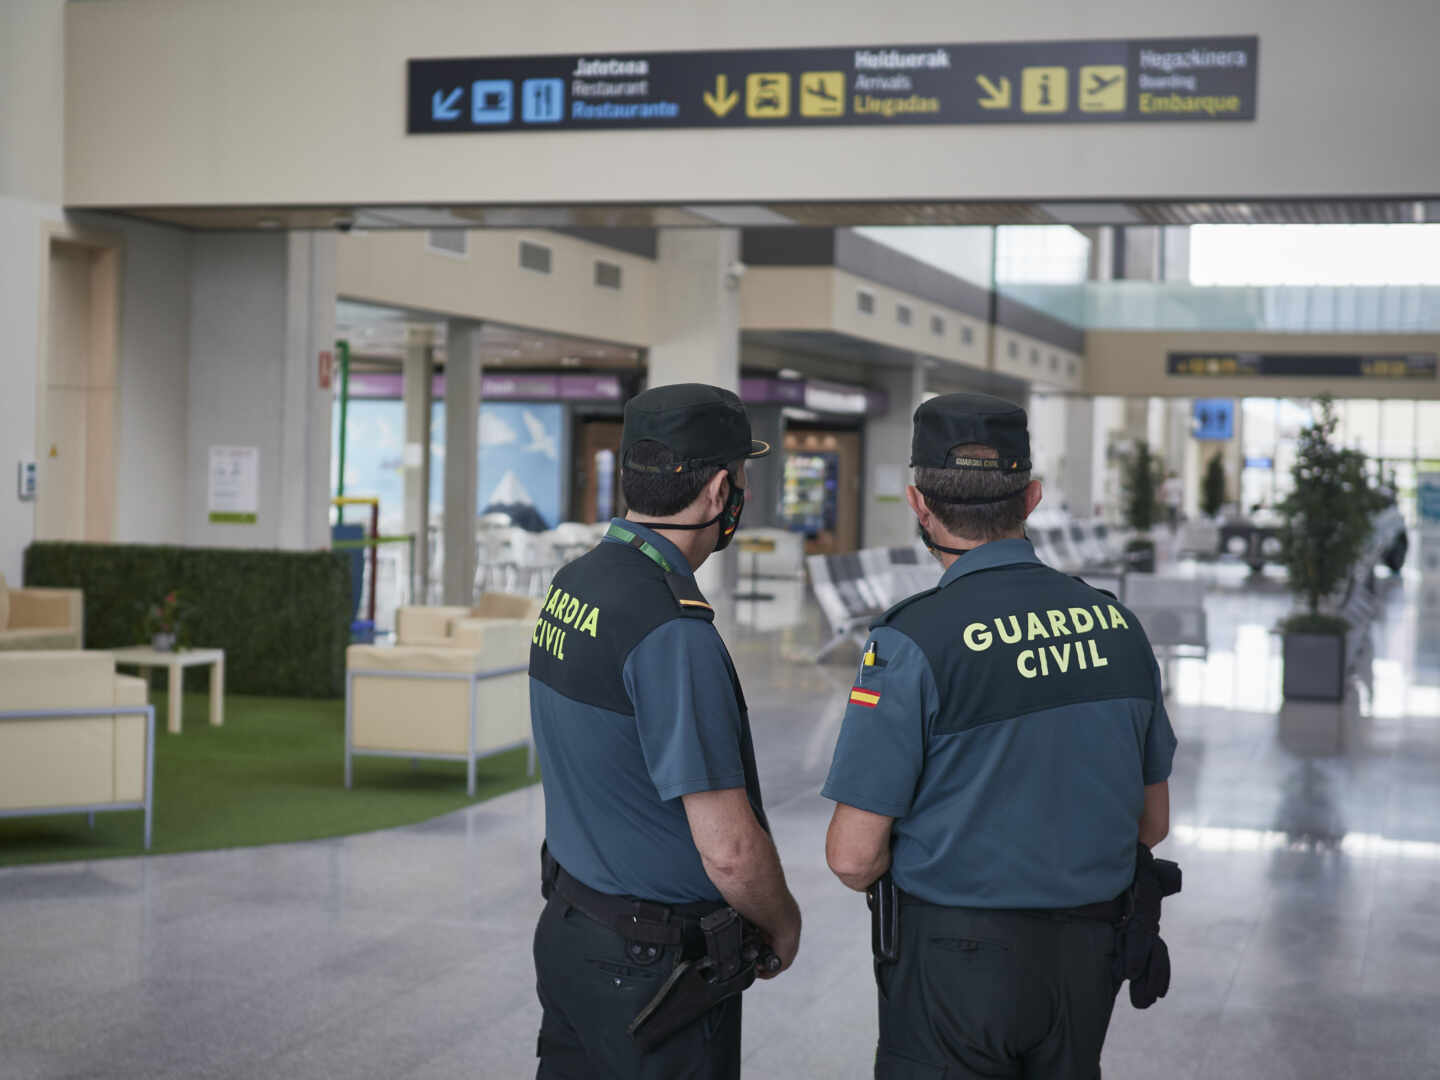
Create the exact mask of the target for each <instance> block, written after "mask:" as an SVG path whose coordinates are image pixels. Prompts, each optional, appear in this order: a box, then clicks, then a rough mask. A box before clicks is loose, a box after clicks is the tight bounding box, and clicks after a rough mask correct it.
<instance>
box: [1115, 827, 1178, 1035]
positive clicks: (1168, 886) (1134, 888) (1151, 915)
mask: <svg viewBox="0 0 1440 1080" xmlns="http://www.w3.org/2000/svg"><path fill="white" fill-rule="evenodd" d="M1136 848H1137V850H1136V853H1135V880H1134V881H1133V882H1132V883H1131V885H1130V892H1129V896H1128V900H1127V903H1126V914H1125V918H1124V919H1122V920H1121V922H1120V924H1119V926H1118V927H1117V929H1116V934H1115V981H1116V984H1117V985H1118V984H1119V983H1121V982H1123V981H1125V980H1126V979H1128V980H1130V1003H1131V1004H1132V1005H1134V1006H1135V1008H1137V1009H1148V1008H1149V1007H1150V1006H1151V1005H1153V1004H1155V1002H1156V1001H1157V1000H1159V999H1160V998H1162V997H1164V996H1165V994H1166V992H1167V991H1168V990H1169V989H1170V950H1169V948H1168V947H1167V946H1166V944H1165V941H1164V939H1163V938H1161V936H1160V902H1161V900H1163V899H1164V898H1165V897H1167V896H1174V895H1175V894H1176V893H1178V892H1179V891H1180V886H1181V874H1180V867H1179V865H1178V864H1176V863H1173V862H1171V861H1170V860H1169V859H1157V858H1155V856H1154V855H1152V854H1151V853H1150V849H1149V848H1148V847H1146V846H1145V845H1144V844H1137V845H1136Z"/></svg>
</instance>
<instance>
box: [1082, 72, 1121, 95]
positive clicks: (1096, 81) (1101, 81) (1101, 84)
mask: <svg viewBox="0 0 1440 1080" xmlns="http://www.w3.org/2000/svg"><path fill="white" fill-rule="evenodd" d="M1090 78H1091V79H1092V80H1093V81H1092V82H1091V83H1090V85H1089V86H1088V87H1086V89H1085V92H1086V93H1087V94H1098V93H1101V92H1102V91H1103V90H1105V89H1106V88H1107V87H1111V86H1114V85H1115V84H1116V83H1117V82H1119V81H1120V80H1121V79H1123V78H1125V73H1124V72H1123V71H1122V72H1121V73H1120V74H1118V75H1113V76H1111V77H1110V78H1108V79H1105V78H1101V77H1100V75H1099V73H1096V72H1092V73H1091V75H1090Z"/></svg>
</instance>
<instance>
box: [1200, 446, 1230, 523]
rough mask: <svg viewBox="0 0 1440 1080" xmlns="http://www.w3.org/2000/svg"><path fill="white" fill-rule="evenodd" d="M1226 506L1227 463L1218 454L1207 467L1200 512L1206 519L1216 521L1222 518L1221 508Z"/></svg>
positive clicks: (1201, 488)
mask: <svg viewBox="0 0 1440 1080" xmlns="http://www.w3.org/2000/svg"><path fill="white" fill-rule="evenodd" d="M1224 505H1225V463H1224V462H1223V461H1221V460H1220V455H1219V454H1218V453H1217V454H1216V455H1215V456H1214V457H1212V458H1211V459H1210V464H1209V465H1207V466H1205V480H1204V482H1203V483H1202V484H1201V486H1200V510H1201V511H1202V512H1203V513H1204V514H1205V516H1206V517H1208V518H1211V519H1214V518H1217V517H1219V516H1220V508H1221V507H1222V506H1224Z"/></svg>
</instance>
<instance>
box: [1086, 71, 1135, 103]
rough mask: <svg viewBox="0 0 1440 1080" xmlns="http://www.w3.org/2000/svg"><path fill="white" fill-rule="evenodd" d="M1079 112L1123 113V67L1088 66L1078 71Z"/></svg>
mask: <svg viewBox="0 0 1440 1080" xmlns="http://www.w3.org/2000/svg"><path fill="white" fill-rule="evenodd" d="M1080 111H1081V112H1124V111H1125V65H1123V64H1088V65H1086V66H1085V67H1082V68H1081V69H1080Z"/></svg>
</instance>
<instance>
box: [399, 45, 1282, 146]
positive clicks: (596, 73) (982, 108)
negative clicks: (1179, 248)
mask: <svg viewBox="0 0 1440 1080" xmlns="http://www.w3.org/2000/svg"><path fill="white" fill-rule="evenodd" d="M1259 46H1260V42H1259V39H1258V38H1256V37H1215V38H1155V39H1145V40H1134V41H1127V40H1119V41H1054V42H1027V43H1014V44H996V45H886V46H877V47H869V46H865V47H857V48H844V49H834V48H829V49H756V50H745V51H733V52H669V53H666V52H659V53H624V54H617V53H592V54H587V55H584V56H574V55H570V56H515V57H478V58H473V59H453V60H411V61H410V71H409V103H408V126H407V128H406V130H407V131H408V132H409V133H410V134H412V135H433V134H447V133H459V132H467V133H470V134H477V133H499V132H537V131H556V130H568V131H594V130H604V129H608V130H624V129H628V128H693V127H717V128H726V127H777V126H778V127H784V126H793V125H802V124H803V125H812V126H817V127H818V126H827V125H829V126H833V125H839V124H882V125H894V124H1056V123H1114V122H1117V121H1131V122H1150V121H1178V120H1253V119H1254V118H1255V69H1256V63H1257V59H1258V53H1259Z"/></svg>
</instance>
